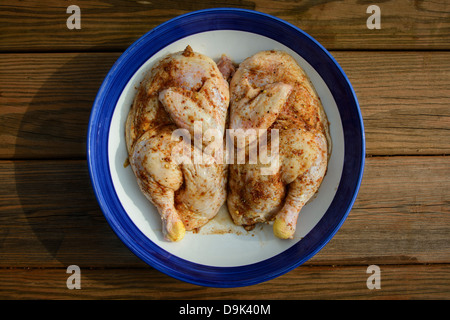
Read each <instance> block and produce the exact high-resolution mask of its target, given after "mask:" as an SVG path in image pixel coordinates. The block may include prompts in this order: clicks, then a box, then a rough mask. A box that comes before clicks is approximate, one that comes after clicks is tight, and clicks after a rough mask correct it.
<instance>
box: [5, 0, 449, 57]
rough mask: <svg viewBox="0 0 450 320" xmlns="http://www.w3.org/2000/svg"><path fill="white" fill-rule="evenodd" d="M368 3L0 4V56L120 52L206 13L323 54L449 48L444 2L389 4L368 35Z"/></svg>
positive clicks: (31, 0)
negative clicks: (270, 26)
mask: <svg viewBox="0 0 450 320" xmlns="http://www.w3.org/2000/svg"><path fill="white" fill-rule="evenodd" d="M372 4H374V2H373V1H358V0H351V1H345V2H342V1H327V0H321V1H310V0H303V1H296V0H288V1H276V0H255V1H251V0H244V1H237V0H232V1H226V2H224V1H217V0H199V1H180V0H176V1H174V0H164V1H162V0H157V1H125V0H115V1H101V0H97V1H88V0H76V1H72V2H71V3H70V4H68V3H66V2H61V1H57V0H46V1H44V2H43V1H37V0H25V1H20V0H12V1H8V2H7V3H6V2H5V3H4V4H2V5H1V6H0V8H1V10H0V51H3V52H30V51H35V52H36V51H41V52H42V51H47V52H49V51H98V50H123V49H125V48H126V47H128V46H129V45H130V44H131V43H133V42H134V41H136V40H137V39H138V38H139V37H140V36H142V35H143V34H145V33H146V32H148V31H149V30H151V29H152V28H154V27H156V26H157V25H159V24H161V23H163V22H165V21H167V20H169V19H171V18H173V17H176V16H178V15H181V14H184V13H187V12H191V11H194V10H199V9H206V8H213V7H238V8H244V9H251V10H257V11H261V12H264V13H269V14H272V15H274V16H276V17H279V18H281V19H284V20H286V21H288V22H290V23H293V24H294V25H296V26H298V27H300V28H301V29H303V30H304V31H306V32H307V33H309V34H310V35H312V36H313V37H315V38H316V39H317V40H318V41H319V42H321V43H322V44H323V45H324V46H325V47H326V48H328V49H358V50H359V49H427V50H429V49H449V48H450V19H449V17H450V4H449V3H448V1H445V0H436V1H410V0H400V1H398V0H396V1H394V0H390V1H383V2H381V3H380V2H379V3H376V4H377V5H378V6H379V7H380V9H381V29H379V30H369V29H368V28H367V26H366V21H367V19H368V18H369V16H370V14H368V13H366V10H367V8H368V6H369V5H372ZM69 5H78V6H79V7H80V10H81V29H79V30H69V29H68V28H67V27H66V20H67V18H68V17H69V15H70V14H67V13H66V9H67V7H68V6H69Z"/></svg>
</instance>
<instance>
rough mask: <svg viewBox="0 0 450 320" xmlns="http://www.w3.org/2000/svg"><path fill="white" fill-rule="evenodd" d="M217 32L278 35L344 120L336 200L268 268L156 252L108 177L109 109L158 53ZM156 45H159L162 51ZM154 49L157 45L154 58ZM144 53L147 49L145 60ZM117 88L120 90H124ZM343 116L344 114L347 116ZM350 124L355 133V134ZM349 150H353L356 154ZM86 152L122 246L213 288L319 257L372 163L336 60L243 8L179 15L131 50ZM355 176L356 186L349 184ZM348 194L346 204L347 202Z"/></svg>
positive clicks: (97, 113) (102, 97) (284, 26)
mask: <svg viewBox="0 0 450 320" xmlns="http://www.w3.org/2000/svg"><path fill="white" fill-rule="evenodd" d="M236 18H239V19H238V21H239V23H235V21H236ZM258 22H259V24H258ZM255 24H256V25H257V27H258V29H257V30H256V25H255ZM194 25H195V26H194ZM188 26H189V28H190V29H188ZM224 26H226V28H224ZM277 28H278V29H277ZM211 30H240V31H247V32H253V33H256V34H261V35H264V36H269V38H272V39H274V38H273V37H275V36H276V37H277V39H274V40H276V41H279V42H281V43H283V44H285V45H286V46H288V47H290V48H291V49H292V50H294V51H295V52H297V53H298V54H299V55H301V56H302V57H303V58H305V60H307V61H308V62H309V63H310V64H311V65H312V66H313V68H314V69H316V71H317V72H318V73H319V74H320V76H321V77H322V78H323V79H324V81H325V83H326V84H327V86H328V87H329V89H330V91H331V92H332V94H333V97H334V99H335V100H336V103H337V105H338V109H339V112H340V114H341V120H342V121H343V123H342V125H343V130H344V140H345V157H344V168H343V173H342V178H341V182H340V184H339V187H338V190H337V192H336V195H335V198H334V200H333V202H332V204H331V205H330V207H329V209H328V210H327V212H326V213H325V215H324V217H323V218H322V219H321V220H320V221H319V223H318V224H317V225H316V226H315V227H314V228H313V230H311V232H310V233H308V235H306V236H305V237H304V238H303V239H302V240H301V241H299V242H298V243H297V244H295V245H294V246H292V247H291V248H289V249H287V250H286V251H284V252H282V253H280V254H278V255H276V256H274V257H271V258H269V259H266V260H264V261H260V262H257V263H254V264H249V265H245V266H237V267H215V266H207V265H202V264H198V263H193V262H191V261H187V260H184V259H181V258H179V257H176V256H174V255H172V254H170V253H169V252H167V251H165V250H163V249H162V248H160V247H159V246H157V245H156V244H155V243H153V242H152V241H151V240H149V239H148V238H147V237H146V236H145V235H144V234H143V233H142V232H141V231H140V230H139V229H138V228H137V227H136V226H135V225H134V224H133V222H132V221H131V219H130V218H129V217H128V215H127V214H126V212H125V210H124V208H123V206H122V205H121V203H120V201H119V199H118V196H117V194H116V193H115V189H114V185H113V183H112V180H111V174H110V172H109V162H108V133H109V125H110V121H111V118H112V114H113V112H114V108H108V106H111V105H112V106H115V105H116V103H117V100H118V97H119V96H120V94H121V92H122V90H123V88H124V86H125V85H126V83H128V81H129V79H130V78H131V77H132V75H133V74H134V73H135V71H136V70H137V69H138V68H139V67H140V66H141V65H142V63H143V62H145V61H146V60H147V59H148V58H149V57H151V56H152V55H153V54H154V53H156V52H158V51H159V50H160V49H162V48H164V47H166V46H167V45H169V44H170V43H172V42H174V41H177V40H179V39H181V38H184V37H186V36H188V35H192V34H195V33H199V32H204V31H211ZM281 31H283V32H281ZM277 32H278V33H277ZM285 33H286V34H285ZM297 37H298V39H297V40H301V44H302V45H306V46H307V48H306V49H303V48H302V49H301V50H300V52H299V48H298V47H296V46H298V44H297V43H294V44H292V43H284V42H286V41H291V40H293V39H296V38H297ZM156 40H158V42H157V44H158V45H155V41H156ZM283 41H284V42H283ZM150 43H151V44H153V46H152V50H150V51H149V50H148V46H149V44H150ZM293 47H295V49H294V48H293ZM144 49H147V51H145V53H144V52H143V50H144ZM308 50H311V51H308ZM146 55H148V56H146ZM317 55H320V56H321V58H325V60H327V61H328V64H326V65H325V63H323V60H321V59H318V60H317ZM330 69H332V71H333V72H332V71H331V70H330ZM324 76H325V77H324ZM336 80H340V81H336ZM330 83H331V84H332V85H331V88H330ZM118 85H119V86H118ZM334 86H336V87H339V88H337V89H336V88H335V87H334ZM118 87H121V89H120V90H117V88H118ZM341 95H343V96H341ZM345 98H347V100H348V99H349V102H350V103H349V104H350V105H351V110H350V111H346V109H344V108H347V107H350V106H347V105H346V106H345V107H344V106H342V104H340V103H338V100H339V102H340V101H341V100H342V99H344V100H345ZM347 100H345V101H347ZM114 102H115V103H114ZM341 109H342V111H343V112H344V113H345V116H344V117H343V114H342V113H341ZM347 122H349V123H350V124H353V125H354V126H353V127H349V124H347ZM346 124H347V125H346ZM355 124H356V127H355ZM349 128H350V129H349ZM350 145H351V146H352V147H353V148H352V149H350V148H349V146H350ZM86 148H87V160H88V170H89V176H90V179H91V183H92V186H93V189H94V193H95V196H96V198H97V201H98V203H99V205H100V207H101V209H102V211H103V214H104V216H105V218H106V220H107V221H108V223H109V225H110V226H111V228H112V229H113V231H114V232H115V233H116V234H117V236H118V237H119V238H120V239H121V240H122V242H124V244H125V245H126V246H127V247H128V248H129V249H130V250H131V251H132V252H133V253H134V254H135V255H137V256H138V257H139V258H140V259H142V260H143V261H144V262H146V263H147V264H149V265H150V266H152V267H154V268H155V269H157V270H159V271H161V272H163V273H165V274H167V275H169V276H171V277H173V278H176V279H179V280H182V281H185V282H188V283H192V284H196V285H202V286H210V287H240V286H248V285H253V284H257V283H261V282H264V281H268V280H270V279H273V278H276V277H278V276H280V275H282V274H284V273H286V272H289V271H290V270H292V269H294V268H296V267H298V266H300V265H301V264H303V263H304V262H305V261H307V260H309V259H310V258H311V257H312V256H314V255H315V254H316V253H317V252H319V251H320V250H321V249H322V248H323V247H324V246H325V245H326V244H327V243H328V242H329V241H330V240H331V238H332V237H333V236H334V235H335V233H336V232H337V231H338V230H339V228H340V227H341V225H342V224H343V223H344V221H345V219H346V218H347V216H348V214H349V212H350V210H351V209H352V206H353V204H354V201H355V199H356V197H357V194H358V191H359V188H360V184H361V180H362V176H363V171H364V162H365V134H364V125H363V119H362V116H361V111H360V107H359V103H358V100H357V97H356V94H355V92H354V89H353V87H352V86H351V84H350V81H349V79H348V78H347V76H346V74H345V72H344V71H343V70H342V68H341V67H340V66H339V64H338V63H337V61H336V60H335V59H334V57H333V56H332V55H331V54H330V53H329V52H328V51H327V50H326V49H325V48H324V47H323V46H322V45H321V44H320V43H319V42H317V41H316V40H315V39H314V38H312V37H311V36H310V35H308V34H307V33H305V32H304V31H302V30H301V29H300V28H298V27H296V26H294V25H292V24H290V23H288V22H286V21H284V20H282V19H280V18H277V17H274V16H271V15H269V14H265V13H261V12H258V11H254V10H247V9H239V8H214V9H204V10H197V11H193V12H189V13H186V14H183V15H180V16H178V17H175V18H173V19H171V20H169V21H167V22H164V23H162V24H160V25H159V26H157V27H155V28H154V29H152V30H150V31H149V32H147V33H146V34H144V35H143V36H142V37H141V38H139V39H138V40H137V41H136V42H134V43H133V44H132V45H131V46H130V47H128V48H127V49H126V50H125V52H124V53H123V54H122V55H121V56H120V57H119V58H118V60H117V61H116V63H115V64H114V65H113V67H112V68H111V70H110V71H109V72H108V74H107V76H106V77H105V79H104V81H103V83H102V85H101V87H100V89H99V91H98V93H97V96H96V98H95V101H94V104H93V108H92V111H91V115H90V118H89V125H88V135H87V145H86ZM346 160H347V161H346ZM349 177H351V180H347V178H349ZM342 195H343V196H344V200H342V199H341V198H340V196H342ZM335 211H336V212H337V213H336V212H335ZM297 256H299V257H301V258H298V257H297Z"/></svg>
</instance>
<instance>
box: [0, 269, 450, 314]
mask: <svg viewBox="0 0 450 320" xmlns="http://www.w3.org/2000/svg"><path fill="white" fill-rule="evenodd" d="M379 267H380V271H381V272H380V285H381V287H380V289H372V290H369V289H368V288H367V284H366V282H367V279H368V277H369V276H370V274H368V273H367V266H343V267H330V266H328V267H325V266H301V267H299V268H297V269H295V270H292V271H291V272H289V273H287V274H285V275H282V276H280V277H278V278H276V279H273V280H270V281H268V282H264V283H261V284H257V285H253V286H249V287H242V288H207V287H200V286H196V285H192V284H188V283H184V282H182V281H179V280H176V279H173V278H170V277H169V276H167V275H165V274H162V273H160V272H158V271H156V270H154V269H151V268H143V269H89V268H87V269H84V268H81V270H80V271H81V272H80V273H81V282H80V285H81V289H78V290H77V289H73V290H69V289H67V286H66V281H67V278H68V277H69V274H67V273H66V269H65V268H61V269H59V268H58V269H14V268H13V269H0V283H1V284H2V286H1V287H0V298H1V299H4V300H5V299H7V300H8V299H16V300H22V299H42V298H45V299H80V300H82V299H102V300H106V299H120V300H126V299H138V300H140V299H146V300H147V299H150V300H172V299H182V300H190V299H197V300H209V299H214V300H235V299H237V298H238V299H240V300H246V299H255V300H258V299H261V300H266V299H269V300H272V299H273V300H299V299H307V300H310V299H313V300H316V299H363V300H369V299H416V300H417V299H449V298H450V292H449V291H448V288H449V287H450V265H448V264H445V265H406V266H384V265H380V266H379ZM172 311H174V310H172ZM175 311H176V310H175ZM276 312H277V311H276V309H275V308H274V306H272V308H271V314H277V313H276Z"/></svg>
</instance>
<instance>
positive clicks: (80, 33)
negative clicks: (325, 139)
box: [0, 0, 450, 299]
mask: <svg viewBox="0 0 450 320" xmlns="http://www.w3.org/2000/svg"><path fill="white" fill-rule="evenodd" d="M71 4H73V5H78V6H79V8H80V11H81V29H73V30H69V29H68V28H67V26H66V20H67V18H69V16H70V14H68V13H66V9H67V7H68V6H69V5H71ZM371 4H378V5H379V7H380V9H381V29H369V28H367V25H366V21H367V19H368V18H369V16H370V15H371V14H370V13H366V10H367V7H368V6H369V5H371ZM221 6H233V7H240V8H247V9H254V10H258V11H262V12H265V13H269V14H272V15H275V16H277V17H279V18H282V19H285V20H287V21H288V22H291V23H293V24H294V25H296V26H298V27H300V28H301V29H303V30H304V31H306V32H307V33H309V34H310V35H311V36H313V37H314V38H316V39H317V40H318V41H319V42H320V43H322V44H323V45H324V46H325V47H326V48H327V49H328V50H329V51H330V52H331V54H332V55H333V56H334V57H335V58H336V59H337V61H338V62H339V63H340V65H341V66H342V68H343V69H344V71H345V72H346V74H347V75H348V77H349V79H350V81H351V83H352V84H353V86H354V89H355V91H356V94H357V96H358V99H359V101H360V104H361V110H362V114H363V118H364V124H365V132H366V142H367V159H366V167H365V172H364V178H363V182H362V186H361V189H360V192H359V195H358V198H357V200H356V203H355V205H354V207H353V210H352V211H351V212H350V214H349V216H348V218H347V220H346V222H345V223H344V224H343V226H342V228H341V229H340V230H339V231H338V233H337V234H336V236H335V237H334V238H333V239H332V240H331V241H330V242H329V244H328V245H327V246H326V247H325V248H324V249H323V250H321V251H320V252H319V253H318V254H317V255H316V256H314V257H313V258H312V259H311V260H310V261H308V262H307V263H305V264H304V265H302V266H300V267H298V268H297V269H295V270H293V271H291V272H289V273H287V274H285V275H283V276H281V277H279V278H277V279H274V280H271V281H268V282H265V283H262V284H258V285H254V286H250V287H244V288H238V289H236V288H234V289H217V288H205V287H200V286H195V285H191V284H187V283H184V282H181V281H178V280H175V279H172V278H170V277H168V276H166V275H165V274H162V273H160V272H159V271H156V270H155V269H153V268H151V267H149V266H148V265H146V264H145V263H143V262H142V261H141V260H139V259H138V258H137V257H136V256H135V255H134V254H133V253H131V251H129V250H128V249H127V248H126V247H125V245H124V244H123V243H122V242H121V241H120V240H119V239H118V237H117V236H116V235H115V234H114V233H113V231H112V230H111V228H110V227H109V225H108V223H107V222H106V220H105V219H104V217H103V214H102V212H101V210H100V208H99V206H98V204H97V202H96V199H95V196H94V194H93V190H92V188H91V184H90V180H89V176H88V169H87V163H86V149H85V148H86V133H87V124H88V119H89V114H90V111H91V108H92V104H93V101H94V98H95V96H96V93H97V90H98V89H99V87H100V85H101V83H102V81H103V78H104V77H105V75H106V73H107V72H108V70H109V69H110V68H111V66H112V65H113V63H114V62H115V60H116V59H117V58H118V57H119V55H120V54H121V53H122V52H123V51H124V50H125V49H126V48H127V47H128V46H129V45H130V44H131V43H133V42H134V41H135V40H136V39H138V38H139V37H140V36H142V35H143V34H144V33H146V32H147V31H148V30H150V29H152V28H153V27H155V26H157V25H158V24H160V23H162V22H164V21H167V20H169V19H170V18H172V17H175V16H177V15H180V14H183V13H186V12H189V11H193V10H197V9H203V8H210V7H221ZM449 50H450V2H448V1H446V0H436V1H407V0H401V1H398V0H396V1H380V2H378V3H377V2H373V3H372V2H371V1H368V2H367V1H357V0H351V1H317V2H315V1H295V0H292V1H280V2H278V1H273V0H256V1H236V0H231V1H226V2H224V1H215V0H197V1H184V0H183V1H181V0H173V1H170V0H164V1H159V0H155V1H153V0H152V1H102V0H99V1H75V0H74V1H71V2H70V3H68V2H65V1H59V0H46V1H37V0H25V1H19V0H10V1H8V2H3V3H2V4H1V5H0V52H1V53H0V124H1V126H0V157H1V161H0V248H1V251H0V298H2V299H229V298H231V299H233V298H234V299H236V298H238V299H433V298H434V299H449V298H450V241H449V240H450V158H449V157H448V154H449V153H450V89H449V88H450V51H449ZM70 265H78V266H79V267H80V270H81V289H79V290H77V289H73V290H69V289H68V288H67V286H66V280H67V278H68V277H69V275H70V274H68V273H67V267H68V266H70ZM370 265H377V266H378V267H379V268H380V270H381V277H380V280H381V282H380V283H381V288H380V289H372V290H370V289H369V288H368V287H367V284H366V282H367V279H368V277H369V276H370V275H371V274H370V273H367V269H368V266H370Z"/></svg>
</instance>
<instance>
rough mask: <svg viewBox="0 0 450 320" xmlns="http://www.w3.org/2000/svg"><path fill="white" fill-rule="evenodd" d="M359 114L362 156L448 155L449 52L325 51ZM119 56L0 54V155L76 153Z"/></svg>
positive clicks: (82, 148)
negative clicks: (356, 102)
mask: <svg viewBox="0 0 450 320" xmlns="http://www.w3.org/2000/svg"><path fill="white" fill-rule="evenodd" d="M332 54H333V55H334V56H335V57H336V59H337V61H338V62H339V63H340V64H341V66H342V67H343V69H344V71H345V72H346V74H347V75H348V77H349V79H350V81H351V83H352V85H353V87H354V89H355V91H356V94H357V96H358V99H359V102H360V105H361V110H362V114H363V119H364V124H365V131H366V141H367V146H366V147H367V154H369V155H415V154H422V155H423V154H437V155H441V154H449V153H450V130H449V128H450V108H449V107H448V106H449V105H450V89H449V88H450V53H449V52H355V51H351V52H338V51H335V52H332ZM119 55H120V53H82V54H81V53H56V54H1V55H0V70H1V71H0V105H1V108H0V124H1V126H0V158H3V159H36V158H73V157H76V158H81V157H85V155H86V145H85V140H86V131H87V125H88V120H89V114H90V110H91V108H92V104H93V102H94V99H95V96H96V94H97V91H98V89H99V87H100V85H101V83H102V81H103V79H104V77H105V76H106V74H107V73H108V70H109V69H110V68H111V66H112V65H113V64H114V62H115V61H116V59H117V58H118V57H119Z"/></svg>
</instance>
